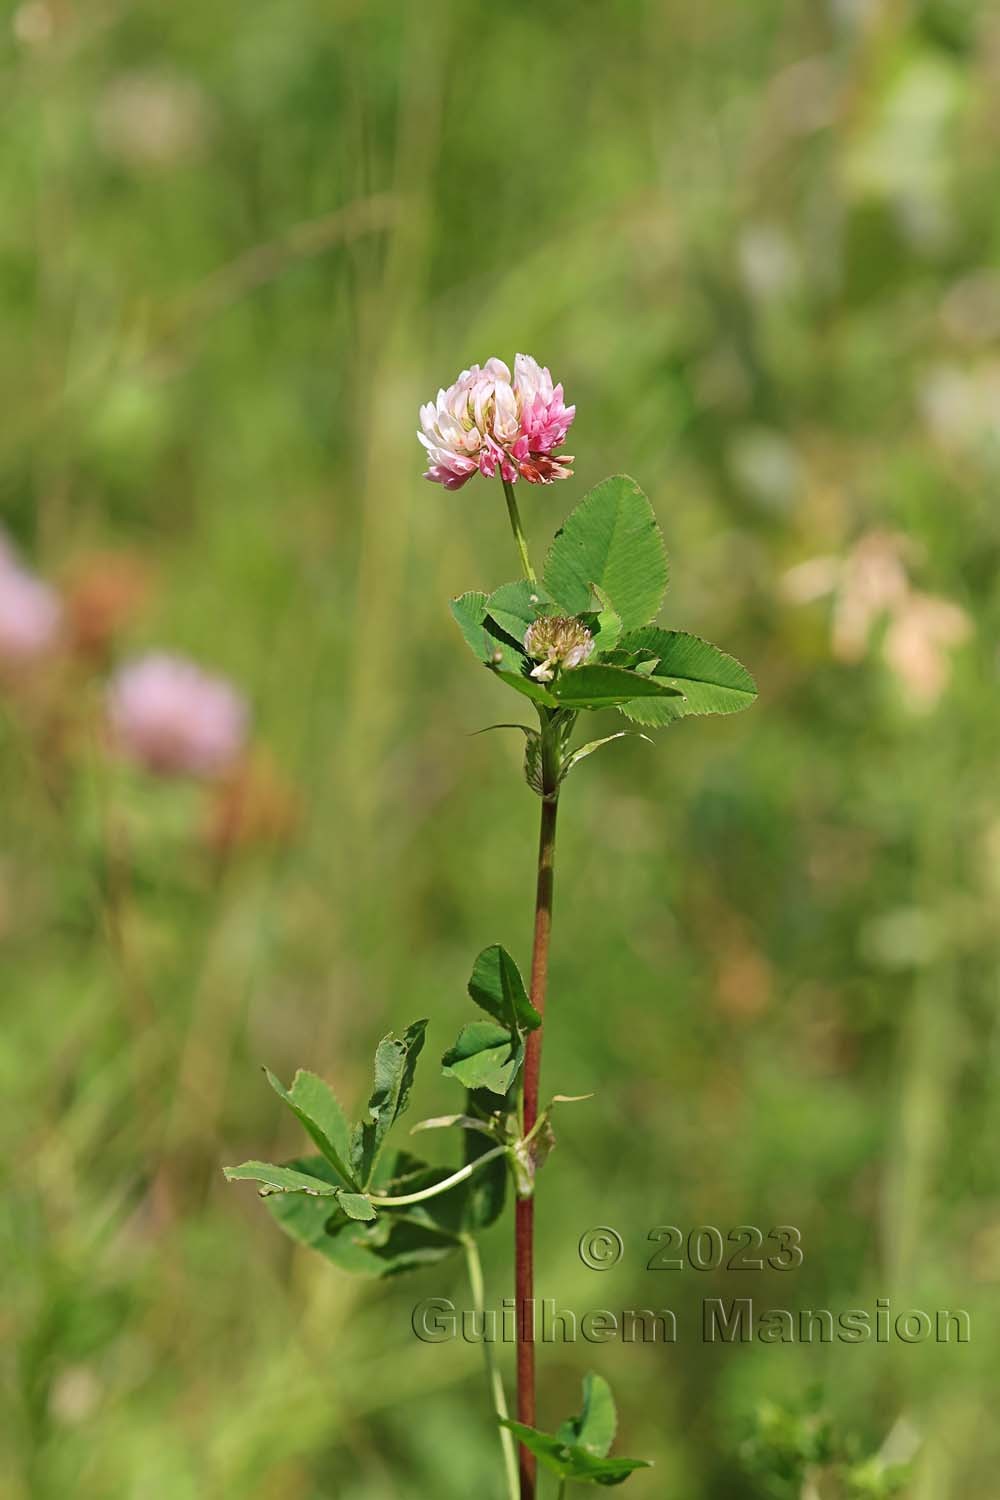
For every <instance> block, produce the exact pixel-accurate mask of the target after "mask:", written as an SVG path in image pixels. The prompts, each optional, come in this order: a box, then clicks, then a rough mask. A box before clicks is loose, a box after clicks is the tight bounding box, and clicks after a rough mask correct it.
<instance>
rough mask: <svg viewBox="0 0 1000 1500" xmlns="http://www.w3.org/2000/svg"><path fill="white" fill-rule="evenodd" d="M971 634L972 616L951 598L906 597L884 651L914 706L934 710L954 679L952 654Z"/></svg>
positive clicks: (919, 708) (912, 594)
mask: <svg viewBox="0 0 1000 1500" xmlns="http://www.w3.org/2000/svg"><path fill="white" fill-rule="evenodd" d="M971 633H972V621H971V620H970V619H969V616H968V615H967V614H966V612H965V610H964V609H962V608H961V607H960V606H959V605H957V604H954V603H952V601H951V600H950V599H940V598H938V597H936V596H935V595H933V594H914V593H911V594H909V595H907V597H906V599H905V600H904V601H903V603H902V605H901V606H900V608H899V609H898V610H897V611H896V612H895V614H894V616H893V618H892V621H891V622H890V625H889V628H888V630H887V631H886V635H885V641H884V643H883V647H882V651H883V655H884V656H885V659H886V661H887V662H888V664H889V666H890V667H891V668H892V670H893V672H895V674H896V676H897V678H898V679H899V681H900V683H901V684H902V687H903V690H904V692H905V693H906V696H907V698H908V699H909V701H910V705H911V707H913V708H915V709H917V710H924V711H925V710H927V709H930V708H933V707H934V705H935V703H937V701H938V699H939V698H940V696H941V694H942V693H943V692H944V690H945V688H946V687H947V686H948V682H949V680H950V678H951V657H950V652H951V650H952V648H953V647H955V646H960V645H961V644H962V642H963V641H965V640H967V639H968V637H969V636H970V635H971Z"/></svg>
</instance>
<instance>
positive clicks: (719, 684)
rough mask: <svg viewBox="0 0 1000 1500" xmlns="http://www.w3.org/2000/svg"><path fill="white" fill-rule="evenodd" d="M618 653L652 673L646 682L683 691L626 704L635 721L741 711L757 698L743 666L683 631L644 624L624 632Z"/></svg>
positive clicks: (625, 710)
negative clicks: (674, 696)
mask: <svg viewBox="0 0 1000 1500" xmlns="http://www.w3.org/2000/svg"><path fill="white" fill-rule="evenodd" d="M618 651H619V652H621V653H624V654H627V655H629V656H631V657H632V658H633V659H635V658H638V659H639V664H640V665H641V666H644V667H645V668H646V669H647V670H650V671H651V672H652V676H651V678H650V681H652V682H667V683H670V684H672V685H673V686H675V687H678V688H680V689H681V691H682V693H683V697H682V698H679V699H672V700H667V699H663V700H658V701H657V702H656V703H650V702H648V701H647V700H643V701H642V702H638V701H636V702H630V703H627V704H625V705H624V706H623V708H622V712H623V713H624V714H625V715H626V717H627V718H629V719H632V720H634V721H635V722H636V723H638V724H647V725H663V724H669V723H670V722H672V720H674V719H680V718H685V717H687V716H688V715H691V714H734V713H739V712H740V710H741V709H744V708H749V706H750V704H751V703H752V702H753V701H754V699H755V698H756V696H757V685H756V683H755V682H754V680H753V678H752V677H751V675H750V673H749V672H748V671H747V669H746V667H744V666H743V665H742V664H741V663H740V662H738V661H737V660H736V658H735V657H732V656H728V655H727V654H726V653H725V652H724V651H720V650H719V648H718V647H717V646H713V645H712V644H711V643H710V642H709V641H705V640H702V638H701V637H700V636H697V635H690V634H688V632H687V631H683V630H662V629H661V628H660V627H659V626H657V625H647V626H646V627H644V628H643V629H642V630H635V631H631V632H629V634H627V635H625V636H623V637H622V639H621V640H620V641H619V643H618ZM637 670H638V667H637Z"/></svg>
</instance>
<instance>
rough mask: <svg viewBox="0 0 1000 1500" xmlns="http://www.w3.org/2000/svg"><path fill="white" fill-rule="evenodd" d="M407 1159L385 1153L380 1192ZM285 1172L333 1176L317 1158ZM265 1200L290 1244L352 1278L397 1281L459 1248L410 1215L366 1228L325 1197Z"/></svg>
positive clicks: (384, 1218)
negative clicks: (302, 1247) (315, 1254)
mask: <svg viewBox="0 0 1000 1500" xmlns="http://www.w3.org/2000/svg"><path fill="white" fill-rule="evenodd" d="M410 1160H411V1159H410V1158H408V1157H407V1156H405V1154H403V1153H400V1154H398V1155H397V1154H396V1153H394V1152H392V1151H387V1152H385V1153H384V1154H383V1156H382V1158H381V1160H380V1162H379V1166H378V1168H377V1170H376V1173H375V1177H376V1178H377V1179H378V1183H379V1187H380V1189H381V1188H382V1187H383V1186H384V1185H385V1184H386V1183H388V1182H389V1181H391V1180H392V1177H393V1176H394V1174H396V1173H397V1172H399V1171H400V1170H405V1169H406V1168H407V1166H408V1164H409V1162H410ZM501 1164H502V1163H501ZM289 1167H290V1168H297V1169H298V1170H299V1171H301V1172H304V1173H308V1174H310V1175H317V1176H320V1177H328V1178H329V1179H330V1180H331V1181H332V1179H333V1176H334V1172H333V1168H332V1167H331V1166H330V1165H329V1163H328V1162H327V1161H325V1160H324V1158H323V1157H321V1156H317V1157H309V1158H306V1159H304V1160H299V1161H295V1162H290V1163H289ZM485 1170H488V1169H484V1171H485ZM344 1196H347V1195H346V1194H342V1195H341V1201H342V1200H343V1197H344ZM445 1196H450V1194H447V1195H445ZM265 1201H266V1206H267V1209H268V1211H269V1213H270V1214H271V1217H272V1218H273V1219H274V1220H275V1222H276V1223H277V1224H278V1225H279V1226H280V1227H281V1228H282V1229H283V1230H284V1231H285V1233H286V1234H287V1235H289V1237H290V1238H291V1239H293V1240H295V1241H296V1242H297V1243H298V1244H300V1245H305V1246H307V1247H308V1248H309V1249H312V1250H316V1251H317V1252H318V1253H319V1254H320V1255H322V1256H324V1257H325V1259H326V1260H328V1261H330V1263H331V1264H332V1265H335V1266H337V1267H338V1269H340V1270H342V1271H348V1272H351V1273H352V1274H355V1275H360V1276H372V1277H379V1276H383V1277H384V1276H397V1275H400V1274H402V1273H403V1272H405V1271H412V1270H418V1269H419V1268H420V1267H421V1266H426V1265H433V1264H434V1263H436V1262H437V1261H440V1260H443V1259H444V1258H445V1257H446V1256H448V1255H451V1254H453V1253H454V1251H455V1250H456V1249H457V1247H458V1245H459V1243H460V1242H459V1240H458V1238H457V1236H455V1235H453V1234H445V1233H444V1232H442V1231H441V1230H439V1229H437V1228H434V1227H427V1226H426V1225H424V1224H422V1223H417V1222H414V1221H413V1219H412V1218H411V1216H410V1214H409V1213H403V1212H399V1213H397V1212H396V1211H394V1210H390V1209H383V1210H381V1212H380V1213H379V1216H378V1219H377V1220H376V1221H374V1222H368V1223H366V1222H358V1221H356V1220H353V1219H349V1218H345V1217H344V1215H343V1214H342V1213H338V1212H331V1208H332V1207H333V1205H331V1203H330V1200H329V1198H311V1197H307V1196H305V1195H304V1194H301V1193H295V1194H292V1193H280V1194H275V1196H274V1197H270V1198H267V1199H266V1200H265Z"/></svg>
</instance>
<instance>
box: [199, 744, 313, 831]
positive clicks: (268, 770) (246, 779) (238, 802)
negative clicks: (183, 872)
mask: <svg viewBox="0 0 1000 1500" xmlns="http://www.w3.org/2000/svg"><path fill="white" fill-rule="evenodd" d="M301 811H302V809H301V805H300V802H299V798H298V797H297V795H296V793H295V791H294V789H293V788H292V786H291V785H290V784H289V782H288V781H287V779H286V778H285V776H284V775H283V774H282V772H281V770H280V769H279V768H278V766H277V765H275V763H274V761H273V759H272V758H271V756H270V755H268V754H267V753H266V752H265V751H257V752H255V753H254V754H252V755H251V756H250V757H249V758H247V759H245V760H243V761H241V762H240V763H239V764H238V765H237V766H236V767H235V768H234V770H233V771H232V772H231V773H230V774H229V775H228V776H227V777H225V778H224V779H223V780H222V781H220V782H219V783H218V785H217V787H216V788H215V792H214V795H213V798H212V802H211V806H210V808H209V811H208V820H207V823H206V825H205V833H204V836H205V842H206V843H207V844H208V845H209V847H210V848H212V849H213V850H215V851H216V852H217V853H220V854H224V853H228V852H229V851H231V850H234V849H242V848H246V847H248V846H250V845H255V844H280V843H284V842H285V841H286V840H287V839H289V838H290V837H291V836H292V835H293V833H294V832H295V829H296V827H297V826H298V823H299V821H300V817H301Z"/></svg>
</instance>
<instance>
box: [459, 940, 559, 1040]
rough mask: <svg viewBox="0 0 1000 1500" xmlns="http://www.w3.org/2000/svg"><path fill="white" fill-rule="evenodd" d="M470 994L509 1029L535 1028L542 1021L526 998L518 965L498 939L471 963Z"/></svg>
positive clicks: (479, 1004) (528, 1029)
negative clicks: (497, 941)
mask: <svg viewBox="0 0 1000 1500" xmlns="http://www.w3.org/2000/svg"><path fill="white" fill-rule="evenodd" d="M469 994H470V996H471V997H472V999H473V1000H474V1001H475V1002H476V1004H477V1005H478V1006H480V1008H481V1009H482V1010H484V1011H486V1013H487V1015H490V1016H493V1018H494V1019H495V1020H497V1021H499V1022H500V1024H501V1025H502V1026H506V1028H507V1029H508V1031H513V1030H515V1029H516V1028H518V1027H520V1028H521V1029H522V1030H523V1031H534V1029H535V1027H536V1026H541V1024H542V1018H541V1016H540V1015H539V1014H538V1012H537V1010H536V1009H535V1007H534V1006H533V1005H532V1003H531V1001H530V1000H529V999H528V992H527V990H526V989H525V988H524V980H523V979H522V978H521V971H520V969H519V968H518V967H517V964H516V963H515V962H514V960H513V959H512V958H511V956H510V954H509V953H508V952H507V950H506V948H502V947H501V946H500V944H499V943H492V944H491V945H490V947H488V948H484V949H483V951H482V953H480V954H479V956H478V958H477V959H476V961H475V963H474V964H473V966H472V977H471V979H470V980H469Z"/></svg>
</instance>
